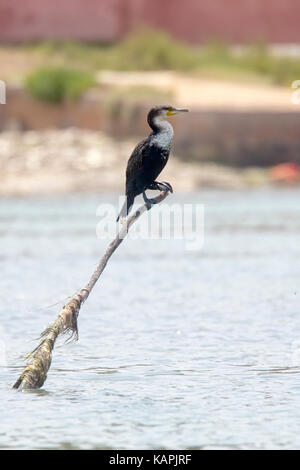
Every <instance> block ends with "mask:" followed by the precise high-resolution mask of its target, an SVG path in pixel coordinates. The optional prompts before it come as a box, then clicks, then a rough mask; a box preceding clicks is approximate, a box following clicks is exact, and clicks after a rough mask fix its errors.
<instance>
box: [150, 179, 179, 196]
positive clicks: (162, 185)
mask: <svg viewBox="0 0 300 470" xmlns="http://www.w3.org/2000/svg"><path fill="white" fill-rule="evenodd" d="M149 189H158V190H159V191H170V193H172V192H173V188H172V186H171V185H170V183H166V182H165V181H162V182H159V181H155V182H154V183H152V184H151V185H150V186H149Z"/></svg>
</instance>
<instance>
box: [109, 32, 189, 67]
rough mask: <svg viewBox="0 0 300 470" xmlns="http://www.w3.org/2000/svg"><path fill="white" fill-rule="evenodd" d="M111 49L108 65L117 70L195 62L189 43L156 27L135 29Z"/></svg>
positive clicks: (183, 65)
mask: <svg viewBox="0 0 300 470" xmlns="http://www.w3.org/2000/svg"><path fill="white" fill-rule="evenodd" d="M111 52H112V55H111V63H110V65H111V68H117V69H119V70H190V69H192V68H193V67H194V66H195V65H196V57H195V55H194V53H193V50H192V49H191V48H190V47H188V46H185V45H184V44H183V43H180V42H178V41H175V40H174V39H173V38H171V36H169V35H168V34H166V33H163V32H157V31H150V30H144V31H140V32H135V33H133V34H131V35H129V36H128V37H127V38H126V39H125V40H124V41H123V42H121V43H120V44H118V45H117V46H115V47H114V48H113V51H111Z"/></svg>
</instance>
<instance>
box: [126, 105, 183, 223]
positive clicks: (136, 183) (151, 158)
mask: <svg viewBox="0 0 300 470" xmlns="http://www.w3.org/2000/svg"><path fill="white" fill-rule="evenodd" d="M182 111H187V110H186V109H176V108H173V107H172V106H157V107H155V108H152V109H151V110H150V111H149V113H148V117H147V121H148V124H149V126H150V127H151V129H152V132H151V134H149V136H148V137H147V138H146V139H144V140H142V141H141V142H140V143H139V144H138V145H137V146H136V147H135V148H134V150H133V152H132V154H131V156H130V158H129V160H128V164H127V169H126V188H125V191H126V200H125V203H124V205H123V207H122V210H121V212H120V215H119V217H118V219H117V220H119V218H121V217H122V218H123V217H126V216H127V215H128V213H129V211H130V208H131V206H132V205H133V203H134V199H135V197H136V196H138V195H139V194H142V193H143V197H144V200H145V202H146V204H147V206H148V208H150V206H151V199H148V198H147V196H146V193H145V191H146V190H147V189H159V190H164V191H172V187H171V185H170V184H168V183H165V182H163V183H159V182H158V181H156V178H157V177H158V175H159V174H160V173H161V171H162V170H163V168H164V167H165V165H166V164H167V161H168V158H169V154H170V150H171V141H172V137H173V128H172V126H171V124H170V123H169V122H167V121H166V120H165V118H167V117H169V116H172V115H174V114H176V113H177V112H182Z"/></svg>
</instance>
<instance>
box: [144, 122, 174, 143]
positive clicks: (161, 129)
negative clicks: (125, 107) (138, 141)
mask: <svg viewBox="0 0 300 470" xmlns="http://www.w3.org/2000/svg"><path fill="white" fill-rule="evenodd" d="M149 126H150V127H151V129H152V130H153V134H154V135H158V134H161V133H163V134H165V135H168V137H169V139H170V141H171V140H172V137H173V134H174V130H173V127H172V125H171V124H170V123H169V121H166V120H164V119H159V118H154V119H153V120H152V121H151V122H149Z"/></svg>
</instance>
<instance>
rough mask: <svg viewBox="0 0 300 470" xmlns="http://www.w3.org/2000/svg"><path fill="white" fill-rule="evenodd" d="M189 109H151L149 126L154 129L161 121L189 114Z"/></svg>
mask: <svg viewBox="0 0 300 470" xmlns="http://www.w3.org/2000/svg"><path fill="white" fill-rule="evenodd" d="M187 112H188V109H181V108H174V106H166V105H164V106H155V108H152V109H150V111H149V113H148V118H147V121H148V124H149V126H150V127H152V129H153V128H154V127H155V125H158V124H159V123H160V122H161V121H164V120H165V119H167V118H169V117H170V116H174V115H175V114H178V113H187Z"/></svg>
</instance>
